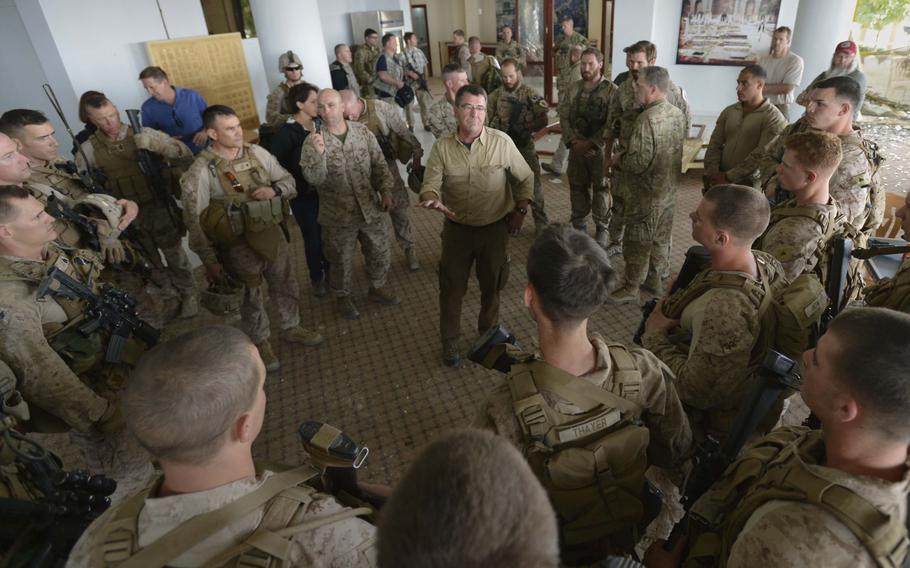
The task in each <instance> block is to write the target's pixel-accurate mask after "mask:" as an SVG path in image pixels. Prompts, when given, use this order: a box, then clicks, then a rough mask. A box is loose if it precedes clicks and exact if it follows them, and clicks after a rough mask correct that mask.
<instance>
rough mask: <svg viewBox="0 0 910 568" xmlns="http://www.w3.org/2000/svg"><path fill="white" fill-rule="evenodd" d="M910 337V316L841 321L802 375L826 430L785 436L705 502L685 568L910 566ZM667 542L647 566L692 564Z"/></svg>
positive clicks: (697, 509)
mask: <svg viewBox="0 0 910 568" xmlns="http://www.w3.org/2000/svg"><path fill="white" fill-rule="evenodd" d="M908 334H910V316H908V315H907V314H902V313H898V312H895V311H891V310H885V309H880V308H862V309H850V310H846V311H844V312H843V313H841V314H840V315H838V317H836V318H835V319H834V320H833V321H832V322H831V325H830V327H829V328H828V331H827V332H826V333H825V335H823V336H822V337H821V339H820V340H819V342H818V345H817V347H816V348H815V349H810V350H808V351H806V353H805V354H804V355H803V357H802V363H803V364H802V365H801V369H802V371H801V374H802V386H801V389H800V396H802V398H803V400H804V401H805V403H806V406H807V407H808V408H809V409H810V410H811V411H812V412H813V413H814V414H815V415H816V416H817V417H818V419H819V421H820V422H821V429H819V430H809V429H808V428H805V427H802V426H795V427H784V428H781V429H778V430H775V431H774V432H772V433H770V434H769V435H768V436H766V437H765V438H764V439H761V440H758V441H757V442H755V443H754V444H751V445H750V447H749V448H747V449H746V450H745V451H744V452H743V454H741V456H740V459H739V460H737V461H736V462H734V463H733V464H731V465H730V466H729V467H728V468H727V469H726V471H725V472H724V475H722V476H721V477H720V479H718V480H717V481H715V482H714V484H713V486H712V487H711V489H709V490H708V492H707V493H705V494H704V495H703V496H702V497H701V498H700V499H699V500H698V501H696V503H695V504H694V506H693V508H692V513H693V515H697V516H698V519H699V522H698V523H690V524H689V526H690V527H692V528H690V530H689V531H688V532H689V534H688V535H687V536H688V543H687V544H688V551H689V552H688V557H687V558H686V559H685V561H684V562H683V563H682V565H684V566H687V567H701V566H731V567H732V566H825V567H832V568H858V567H861V568H873V567H877V566H901V565H903V563H905V562H906V561H905V559H906V556H907V528H906V521H907V496H908V493H910V475H908V457H910V456H908V451H907V448H908V444H910V428H908V421H907V410H908V402H907V401H908V400H910V382H908V381H907V369H908V368H910V351H908V350H907V345H906V338H907V337H908ZM886 393H887V394H886ZM845 408H847V409H850V410H849V412H843V411H842V409H845ZM835 496H836V497H835ZM696 525H698V526H697V527H696ZM663 544H664V543H663V542H658V543H655V544H654V546H652V548H651V549H650V550H649V551H648V554H646V555H645V562H646V563H647V565H648V566H677V565H680V564H679V562H680V560H681V557H682V555H683V549H684V548H686V547H685V546H678V547H676V549H675V550H674V553H675V554H674V553H667V551H666V550H664V548H663Z"/></svg>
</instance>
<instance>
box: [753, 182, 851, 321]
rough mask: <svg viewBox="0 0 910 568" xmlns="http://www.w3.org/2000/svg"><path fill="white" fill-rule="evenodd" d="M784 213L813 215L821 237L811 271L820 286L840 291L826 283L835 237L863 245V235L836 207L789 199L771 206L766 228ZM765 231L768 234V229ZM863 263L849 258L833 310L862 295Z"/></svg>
mask: <svg viewBox="0 0 910 568" xmlns="http://www.w3.org/2000/svg"><path fill="white" fill-rule="evenodd" d="M786 217H806V218H809V219H812V220H813V221H815V222H816V223H817V224H818V225H819V227H821V230H822V237H821V238H820V239H819V243H818V245H817V246H816V248H815V253H814V257H815V259H816V263H815V268H813V270H812V274H814V275H815V276H816V277H817V278H818V280H819V281H820V282H821V283H822V286H824V287H825V289H826V290H828V291H829V292H832V293H837V292H840V290H838V291H832V290H830V287H829V283H830V282H829V281H830V277H831V274H830V270H831V268H832V266H831V264H832V263H831V261H832V259H833V257H834V256H835V254H837V240H838V239H843V240H849V241H852V242H853V244H854V246H855V247H862V246H865V244H866V235H865V234H863V232H862V231H860V230H859V229H857V228H856V227H854V226H853V225H852V224H851V223H850V222H849V221H847V218H846V217H845V216H844V215H843V214H842V213H840V212H839V211H838V212H837V214H836V215H833V216H832V215H827V214H825V212H823V211H820V210H818V209H815V208H813V207H800V206H797V205H796V201H795V200H792V199H791V200H789V201H786V202H784V203H782V204H781V205H779V206H777V207H775V208H774V209H772V210H771V223H770V225H769V228H770V227H772V226H773V225H774V223H775V222H777V221H778V220H780V219H782V218H786ZM765 234H767V232H766V233H765ZM759 242H760V241H759ZM862 267H863V261H862V260H860V259H857V258H852V257H851V258H850V261H849V265H848V266H847V270H846V275H845V277H844V281H843V282H842V284H841V290H843V293H842V294H840V296H841V298H842V300H841V302H840V305H838V306H832V308H833V309H834V311H835V313H838V312H840V311H841V310H842V309H843V308H844V307H846V305H847V303H848V302H850V301H852V300H856V299H859V298H860V297H861V296H862V291H863V286H864V282H863V275H862ZM830 297H831V296H830V295H829V298H830ZM832 301H833V300H832Z"/></svg>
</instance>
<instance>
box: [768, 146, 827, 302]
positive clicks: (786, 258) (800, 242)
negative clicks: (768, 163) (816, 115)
mask: <svg viewBox="0 0 910 568" xmlns="http://www.w3.org/2000/svg"><path fill="white" fill-rule="evenodd" d="M785 146H786V150H785V151H784V157H783V160H782V161H781V163H780V165H779V166H778V167H777V178H778V181H779V183H780V186H781V188H782V189H785V190H786V191H788V192H790V193H791V194H792V195H793V196H794V197H793V199H789V200H787V201H784V202H783V203H779V204H777V205H776V206H775V207H774V208H773V209H772V210H771V223H770V224H769V225H768V230H767V231H765V234H764V235H762V237H761V238H760V239H759V240H758V241H756V244H755V248H756V249H757V250H762V251H765V252H766V253H768V254H770V255H772V256H773V257H774V258H776V259H777V260H778V261H779V262H780V263H781V266H783V269H784V274H786V275H787V278H788V279H790V280H795V279H796V277H797V276H799V275H800V274H804V273H812V272H816V271H817V269H818V268H820V267H818V266H816V265H817V263H818V262H819V260H820V259H821V258H822V255H821V254H820V252H819V249H820V248H824V247H827V246H828V239H829V238H830V237H831V235H826V234H825V233H826V230H827V228H828V227H830V226H831V225H832V224H834V223H836V222H837V221H836V220H837V218H838V215H839V211H838V206H837V203H836V202H835V201H834V199H832V198H831V195H830V193H829V191H828V183H829V182H830V180H831V176H832V175H833V174H834V171H835V170H836V169H837V165H838V163H840V159H841V144H840V139H839V138H838V137H837V136H835V135H834V134H830V133H827V132H818V131H806V132H801V133H799V134H794V135H792V136H789V137H788V138H787V141H786V143H785ZM825 271H827V270H825ZM822 284H827V283H826V282H822Z"/></svg>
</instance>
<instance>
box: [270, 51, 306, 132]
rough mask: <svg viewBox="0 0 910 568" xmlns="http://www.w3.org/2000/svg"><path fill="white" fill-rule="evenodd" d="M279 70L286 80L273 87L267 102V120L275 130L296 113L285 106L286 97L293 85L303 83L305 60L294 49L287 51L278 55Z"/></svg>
mask: <svg viewBox="0 0 910 568" xmlns="http://www.w3.org/2000/svg"><path fill="white" fill-rule="evenodd" d="M278 71H280V72H281V73H283V74H284V81H282V82H280V83H278V86H277V87H275V88H274V89H272V92H271V93H269V96H268V99H266V103H265V122H266V123H267V124H268V125H269V126H271V127H272V130H273V131H275V132H278V129H279V128H281V125H282V124H284V123H285V122H287V121H288V119H289V118H290V117H291V115H293V114H294V113H293V112H289V111H290V110H291V109H288V108H285V104H284V99H285V98H286V97H287V96H288V91H289V90H291V87H293V86H294V85H299V84H300V83H303V62H302V61H300V57H298V56H297V54H296V53H294V52H293V51H290V50H289V51H286V52H284V53H282V54H281V56H280V57H278Z"/></svg>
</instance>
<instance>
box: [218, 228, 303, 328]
mask: <svg viewBox="0 0 910 568" xmlns="http://www.w3.org/2000/svg"><path fill="white" fill-rule="evenodd" d="M220 252H221V259H222V261H223V262H224V268H225V270H226V271H227V272H228V274H230V275H231V276H233V277H234V278H236V279H237V280H238V281H239V282H242V283H243V285H244V290H243V303H242V304H241V306H240V328H241V329H242V330H243V332H244V333H246V334H247V335H249V336H250V340H251V341H252V342H253V343H261V342H263V341H265V340H266V339H268V338H269V336H270V335H271V331H270V329H269V313H268V308H267V306H266V303H265V290H264V289H263V280H265V282H266V283H268V285H269V299H270V300H271V301H272V302H273V303H274V304H275V311H276V312H277V313H278V317H279V318H280V325H281V329H291V328H293V327H297V326H298V325H300V287H299V286H298V284H297V275H296V274H294V269H293V267H292V266H291V256H290V249H289V247H288V243H287V241H285V240H284V238H281V239H278V252H277V254H276V255H275V260H268V259H266V258H263V257H262V256H261V255H259V254H257V253H256V252H255V251H254V250H253V249H252V248H250V246H249V245H248V244H246V243H241V244H238V245H235V246H232V247H230V248H226V249H222V250H221V251H220Z"/></svg>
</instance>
